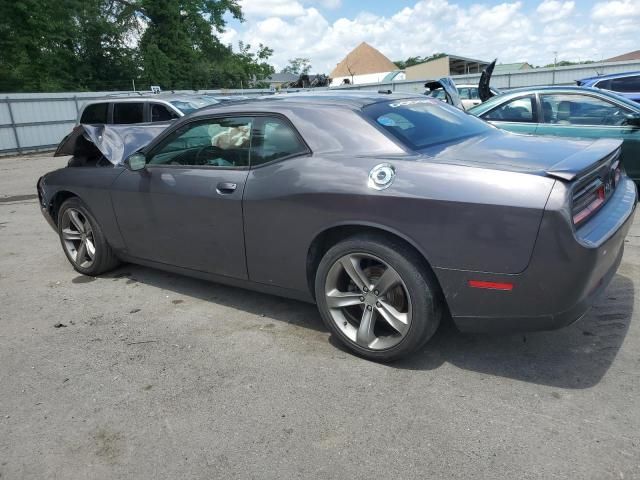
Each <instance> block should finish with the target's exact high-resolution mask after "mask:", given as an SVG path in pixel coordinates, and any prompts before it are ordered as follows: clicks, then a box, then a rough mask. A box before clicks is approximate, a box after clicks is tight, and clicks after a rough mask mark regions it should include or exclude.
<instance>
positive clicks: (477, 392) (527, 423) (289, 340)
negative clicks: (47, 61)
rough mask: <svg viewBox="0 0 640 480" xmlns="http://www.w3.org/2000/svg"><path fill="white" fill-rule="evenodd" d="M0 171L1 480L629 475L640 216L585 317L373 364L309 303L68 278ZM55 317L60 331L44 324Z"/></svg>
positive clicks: (45, 231) (14, 178)
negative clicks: (333, 334) (354, 352)
mask: <svg viewBox="0 0 640 480" xmlns="http://www.w3.org/2000/svg"><path fill="white" fill-rule="evenodd" d="M64 163H65V159H59V158H51V157H48V156H42V155H41V156H32V157H22V158H0V172H1V173H0V305H1V308H0V478H2V479H3V480H4V479H22V478H27V479H31V478H34V479H46V478H52V479H64V480H70V479H87V478H104V479H119V478H122V479H131V478H135V479H145V478H149V479H165V478H166V479H176V478H178V479H191V478H203V479H204V478H206V479H212V478H220V479H234V478H238V479H250V478H260V479H263V478H264V479H270V478H274V479H275V478H278V479H281V478H322V479H324V478H335V479H343V478H350V479H360V478H385V479H410V478H438V479H441V478H442V479H444V478H447V479H448V478H473V479H478V478H487V479H489V478H490V479H502V478H504V479H529V478H541V479H553V478H562V479H565V478H571V479H598V480H602V479H609V478H611V479H614V478H615V479H620V478H627V479H628V478H640V400H639V399H638V397H639V394H640V326H639V323H638V319H639V318H638V317H639V313H638V311H639V309H638V306H639V300H638V297H637V296H636V294H635V291H636V285H635V284H636V283H637V282H638V280H639V279H640V275H639V274H640V216H639V217H638V218H637V219H636V223H635V225H634V227H633V229H632V231H631V234H630V235H629V237H628V239H627V243H626V252H625V255H624V259H623V262H622V265H621V267H620V270H619V272H618V275H617V276H616V277H615V278H614V280H613V282H612V284H611V286H610V287H609V289H608V290H607V292H606V293H605V295H604V296H603V297H602V299H601V300H600V301H599V302H598V303H597V305H596V306H595V307H594V308H593V309H592V311H591V313H590V314H589V315H588V317H587V318H585V319H584V320H582V321H581V322H579V323H578V324H575V325H573V326H571V327H569V328H565V329H563V330H559V331H555V332H545V333H536V334H527V335H510V336H489V335H463V334H460V333H458V332H457V331H456V330H455V329H454V328H453V327H452V326H450V325H444V326H443V328H442V329H441V330H440V331H439V332H438V333H437V334H436V336H435V337H434V339H433V340H432V341H431V342H430V343H429V344H428V345H427V346H426V347H425V348H424V351H422V352H421V353H419V354H418V355H416V356H414V357H412V358H411V359H409V360H406V361H402V362H400V363H395V364H392V365H379V364H375V363H371V362H367V361H364V360H362V359H359V358H356V357H354V356H351V355H349V354H347V353H345V352H344V351H342V350H341V349H340V348H339V347H337V346H336V344H335V342H334V341H333V340H332V339H331V338H330V336H329V334H328V333H327V332H326V331H325V329H324V328H323V326H322V324H321V321H320V317H319V315H318V314H317V313H316V310H315V307H313V306H312V305H307V304H304V303H299V302H295V301H291V300H286V299H281V298H277V297H271V296H267V295H262V294H258V293H253V292H250V291H245V290H241V289H236V288H229V287H225V286H221V285H217V284H212V283H207V282H204V281H199V280H193V279H190V278H185V277H180V276H177V275H173V274H168V273H165V272H161V271H158V270H153V269H149V268H143V267H138V266H134V265H125V266H123V267H121V268H120V269H118V270H116V271H115V272H113V273H110V274H108V275H105V276H102V277H99V278H92V277H83V276H80V275H78V274H77V273H76V272H75V271H74V270H73V269H72V268H71V266H70V265H69V264H68V262H67V260H66V258H65V257H64V255H63V253H62V250H61V247H60V244H59V242H58V239H57V237H56V235H55V233H54V232H53V231H52V230H51V229H50V227H49V226H48V225H47V224H46V222H45V221H44V219H43V218H42V217H41V215H40V212H39V209H38V205H37V200H36V198H35V182H36V180H37V178H38V177H39V176H40V175H41V174H43V173H45V172H46V171H48V170H52V169H54V168H56V167H58V166H62V165H64ZM60 323H62V324H63V325H65V326H64V327H59V328H56V327H55V325H56V324H60Z"/></svg>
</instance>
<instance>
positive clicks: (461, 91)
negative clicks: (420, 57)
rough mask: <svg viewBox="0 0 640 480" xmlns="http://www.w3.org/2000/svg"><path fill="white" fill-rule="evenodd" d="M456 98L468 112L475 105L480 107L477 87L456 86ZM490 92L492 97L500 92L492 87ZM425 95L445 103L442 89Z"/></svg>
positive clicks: (444, 93) (445, 98)
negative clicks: (457, 97)
mask: <svg viewBox="0 0 640 480" xmlns="http://www.w3.org/2000/svg"><path fill="white" fill-rule="evenodd" d="M456 87H457V89H458V96H459V97H460V100H461V101H462V106H463V107H464V109H465V110H469V109H470V108H473V107H475V106H476V105H480V104H481V103H482V100H481V99H480V95H479V93H478V85H465V84H462V85H457V84H456ZM490 91H491V93H492V95H494V96H495V95H500V93H501V92H500V90H498V89H497V88H494V87H490ZM425 95H427V96H429V97H433V98H437V99H438V100H442V101H444V102H446V101H447V96H446V92H445V91H444V90H443V89H442V88H436V89H435V90H429V91H427V92H425Z"/></svg>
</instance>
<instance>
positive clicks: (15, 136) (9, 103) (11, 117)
mask: <svg viewBox="0 0 640 480" xmlns="http://www.w3.org/2000/svg"><path fill="white" fill-rule="evenodd" d="M6 100H7V108H8V109H9V120H11V129H12V130H13V136H14V138H15V139H16V150H17V151H18V153H19V154H20V153H22V148H21V147H20V139H19V138H18V127H17V126H16V122H15V120H14V118H13V110H12V109H11V100H10V99H9V96H7V97H6Z"/></svg>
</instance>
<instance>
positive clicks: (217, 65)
mask: <svg viewBox="0 0 640 480" xmlns="http://www.w3.org/2000/svg"><path fill="white" fill-rule="evenodd" d="M229 15H230V16H231V17H233V18H236V19H238V20H241V21H242V20H243V17H242V11H241V9H240V6H239V2H238V0H63V1H60V2H51V1H50V0H12V1H2V2H0V90H3V91H57V90H58V91H59V90H78V89H81V90H123V89H129V88H131V85H132V81H135V82H136V84H137V85H138V86H140V85H141V84H144V86H145V87H148V86H149V85H160V86H162V87H163V88H164V89H202V88H212V87H214V86H225V87H235V86H238V87H239V86H240V83H241V82H242V84H243V85H249V84H256V82H258V81H260V80H262V79H264V78H267V77H268V76H269V75H271V74H272V73H273V68H272V67H271V66H270V65H269V64H268V59H269V57H270V56H271V55H272V54H273V50H271V49H270V48H268V47H266V46H264V45H260V46H259V47H258V49H257V50H252V49H251V46H250V45H242V44H240V45H239V46H238V50H237V51H234V50H233V49H232V47H231V46H230V45H223V44H222V43H221V42H220V41H219V39H218V36H217V34H219V33H221V32H222V31H224V28H225V26H226V20H225V19H226V18H228V16H229Z"/></svg>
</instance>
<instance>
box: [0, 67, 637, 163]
mask: <svg viewBox="0 0 640 480" xmlns="http://www.w3.org/2000/svg"><path fill="white" fill-rule="evenodd" d="M634 70H640V61H632V62H615V63H593V64H589V65H575V66H570V67H558V68H537V69H534V70H524V71H518V72H512V73H504V74H496V75H494V76H493V77H492V79H491V85H492V86H495V87H497V88H515V87H527V86H535V85H563V84H566V85H569V84H573V83H574V82H575V80H578V79H581V78H585V77H591V76H596V75H605V74H610V73H621V72H628V71H634ZM453 79H454V80H455V82H456V83H457V84H459V85H462V84H465V83H468V84H474V85H475V84H477V83H478V80H479V79H480V75H479V74H472V75H458V76H455V77H453ZM424 82H425V81H424V80H418V81H403V82H393V83H376V84H366V85H350V86H341V87H335V88H338V89H349V90H380V89H383V90H392V91H398V92H413V93H422V92H424ZM268 92H269V91H268V90H216V91H208V93H212V94H215V95H234V94H244V95H262V94H265V93H268ZM117 93H125V92H84V93H24V94H18V93H13V94H0V155H2V154H12V153H24V152H30V151H37V150H47V149H52V148H54V147H55V146H56V145H57V144H58V143H59V142H60V140H62V138H63V137H64V136H65V135H66V134H67V133H69V132H70V131H71V129H72V128H73V126H74V124H75V122H76V119H77V118H78V113H79V112H80V109H81V108H82V106H83V105H84V104H85V103H86V102H87V101H90V100H95V99H103V98H105V97H108V96H110V95H114V94H117ZM185 93H189V92H185ZM201 93H204V92H201Z"/></svg>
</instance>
